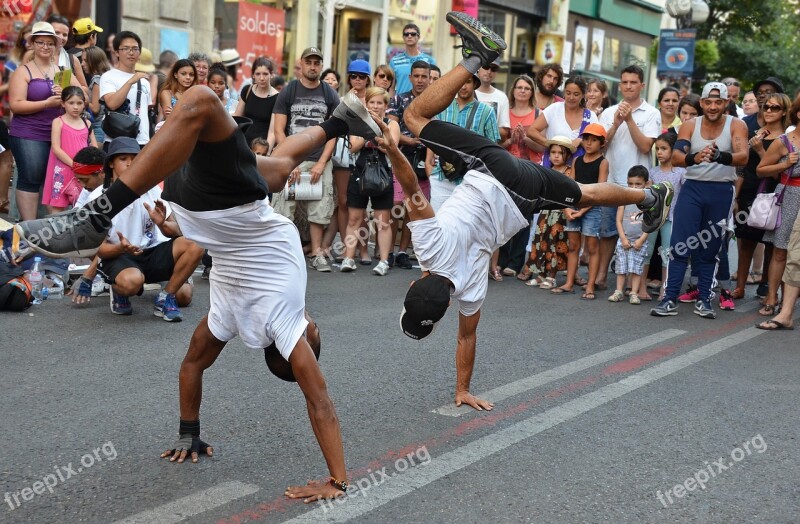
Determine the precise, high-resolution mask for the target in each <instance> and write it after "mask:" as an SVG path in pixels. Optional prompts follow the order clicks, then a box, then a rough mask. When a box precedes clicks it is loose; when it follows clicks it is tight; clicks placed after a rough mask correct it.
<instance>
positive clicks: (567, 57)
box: [561, 42, 572, 73]
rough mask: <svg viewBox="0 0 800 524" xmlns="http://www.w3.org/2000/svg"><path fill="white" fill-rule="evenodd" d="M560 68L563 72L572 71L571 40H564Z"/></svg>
mask: <svg viewBox="0 0 800 524" xmlns="http://www.w3.org/2000/svg"><path fill="white" fill-rule="evenodd" d="M561 69H563V70H564V73H569V72H570V71H572V42H564V52H563V53H561Z"/></svg>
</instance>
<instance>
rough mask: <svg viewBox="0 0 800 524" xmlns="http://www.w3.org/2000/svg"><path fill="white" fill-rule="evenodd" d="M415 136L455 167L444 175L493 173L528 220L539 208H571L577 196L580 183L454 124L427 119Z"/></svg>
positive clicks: (442, 159) (579, 194)
mask: <svg viewBox="0 0 800 524" xmlns="http://www.w3.org/2000/svg"><path fill="white" fill-rule="evenodd" d="M419 138H420V140H421V141H422V142H423V143H424V144H425V145H426V146H427V147H428V148H430V149H431V150H432V151H433V152H434V153H436V154H437V155H439V159H440V161H444V162H449V163H450V164H453V166H455V173H454V175H453V176H452V177H448V178H458V177H462V176H464V174H465V173H466V172H467V171H469V170H471V169H474V170H476V171H480V172H482V173H485V174H487V175H491V176H493V177H494V178H495V179H497V181H498V182H500V183H501V184H503V186H505V188H506V190H507V191H508V193H509V195H510V196H511V198H512V200H514V203H515V204H517V207H518V208H519V210H520V211H521V212H522V214H523V215H524V216H525V217H526V218H528V219H531V218H532V217H533V215H534V213H537V212H538V211H539V210H542V209H562V208H565V207H572V206H574V205H576V204H577V203H578V202H579V201H580V199H581V190H580V186H579V185H578V184H577V182H575V181H574V180H573V179H571V178H569V177H568V176H566V175H564V174H562V173H559V172H558V171H555V170H553V169H549V168H546V167H542V166H540V165H539V164H535V163H533V162H531V161H530V160H524V159H521V158H517V157H515V156H514V155H512V154H511V153H509V152H508V151H506V150H505V149H503V148H502V147H500V146H499V145H498V144H496V143H494V142H492V141H491V140H489V139H487V138H485V137H483V136H481V135H478V134H476V133H473V132H472V131H468V130H467V129H464V128H462V127H459V126H457V125H454V124H451V123H449V122H442V121H441V120H431V121H430V122H428V124H426V125H425V127H424V128H422V132H421V133H420V135H419Z"/></svg>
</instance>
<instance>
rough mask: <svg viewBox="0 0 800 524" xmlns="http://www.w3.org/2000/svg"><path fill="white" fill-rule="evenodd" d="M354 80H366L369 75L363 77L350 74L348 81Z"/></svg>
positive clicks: (358, 74) (359, 74)
mask: <svg viewBox="0 0 800 524" xmlns="http://www.w3.org/2000/svg"><path fill="white" fill-rule="evenodd" d="M356 78H357V79H359V80H366V79H367V78H369V75H365V74H362V73H350V80H355V79H356Z"/></svg>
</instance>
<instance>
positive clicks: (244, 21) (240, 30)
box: [236, 0, 286, 78]
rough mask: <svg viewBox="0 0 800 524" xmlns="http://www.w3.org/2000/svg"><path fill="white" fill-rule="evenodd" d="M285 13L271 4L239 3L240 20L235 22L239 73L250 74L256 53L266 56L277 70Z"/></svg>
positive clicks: (281, 51) (279, 60)
mask: <svg viewBox="0 0 800 524" xmlns="http://www.w3.org/2000/svg"><path fill="white" fill-rule="evenodd" d="M285 19H286V15H285V12H284V11H282V10H280V9H275V8H273V7H265V6H262V5H258V4H251V3H249V2H246V1H244V0H242V1H241V2H239V19H238V20H239V22H238V24H237V25H236V50H237V51H238V52H239V56H241V57H242V60H244V62H243V63H242V73H243V75H244V76H245V77H248V78H249V77H251V76H252V71H251V68H252V66H253V61H254V60H255V59H256V58H258V57H259V56H265V57H267V58H269V59H270V60H271V61H272V63H273V64H275V71H276V72H277V71H280V65H281V61H282V58H283V31H284V26H285Z"/></svg>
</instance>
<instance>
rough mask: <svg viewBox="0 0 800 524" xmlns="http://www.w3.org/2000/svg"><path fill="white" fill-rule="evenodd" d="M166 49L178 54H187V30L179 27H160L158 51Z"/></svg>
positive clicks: (161, 51)
mask: <svg viewBox="0 0 800 524" xmlns="http://www.w3.org/2000/svg"><path fill="white" fill-rule="evenodd" d="M168 49H169V50H170V51H174V52H175V54H177V55H178V56H189V32H188V31H181V30H180V29H162V30H161V49H160V50H159V53H163V52H164V51H166V50H168Z"/></svg>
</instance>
